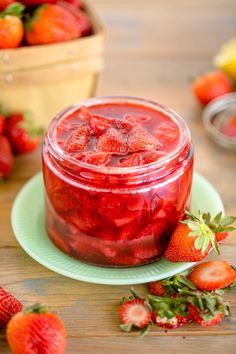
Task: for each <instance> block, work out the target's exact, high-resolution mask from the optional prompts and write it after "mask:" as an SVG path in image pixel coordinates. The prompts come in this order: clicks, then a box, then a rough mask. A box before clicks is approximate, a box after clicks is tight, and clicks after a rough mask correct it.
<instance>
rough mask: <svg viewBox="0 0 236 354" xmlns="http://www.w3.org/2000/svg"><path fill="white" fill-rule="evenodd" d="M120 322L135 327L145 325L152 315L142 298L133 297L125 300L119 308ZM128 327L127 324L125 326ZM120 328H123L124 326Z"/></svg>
mask: <svg viewBox="0 0 236 354" xmlns="http://www.w3.org/2000/svg"><path fill="white" fill-rule="evenodd" d="M119 315H120V317H121V322H122V324H125V325H130V326H131V327H130V330H131V328H132V326H134V327H137V328H144V327H145V326H147V325H148V324H149V323H150V321H151V317H152V312H151V310H150V309H149V307H148V306H147V304H146V303H145V301H144V300H143V299H139V298H135V299H133V300H130V301H126V302H125V303H124V304H123V305H121V307H120V309H119ZM127 328H128V326H127ZM121 329H123V330H125V328H124V326H122V327H121Z"/></svg>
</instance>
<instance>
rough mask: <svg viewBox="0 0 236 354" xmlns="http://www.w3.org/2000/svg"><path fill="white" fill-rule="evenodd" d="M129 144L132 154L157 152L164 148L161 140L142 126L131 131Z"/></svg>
mask: <svg viewBox="0 0 236 354" xmlns="http://www.w3.org/2000/svg"><path fill="white" fill-rule="evenodd" d="M127 144H128V148H129V151H131V152H136V151H146V150H155V149H160V148H161V147H162V145H161V143H160V142H159V140H157V139H156V138H155V137H154V136H152V135H151V134H149V133H148V131H147V130H146V129H144V128H143V127H141V126H135V127H134V128H132V129H131V130H130V132H129V134H128V140H127Z"/></svg>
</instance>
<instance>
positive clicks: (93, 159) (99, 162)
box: [83, 152, 111, 166]
mask: <svg viewBox="0 0 236 354" xmlns="http://www.w3.org/2000/svg"><path fill="white" fill-rule="evenodd" d="M110 160H111V158H110V154H108V153H107V152H89V153H87V154H86V155H85V156H84V158H83V161H84V162H86V163H89V164H90V165H95V166H107V165H108V164H109V162H110Z"/></svg>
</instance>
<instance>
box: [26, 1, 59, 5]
mask: <svg viewBox="0 0 236 354" xmlns="http://www.w3.org/2000/svg"><path fill="white" fill-rule="evenodd" d="M57 1H58V0H21V2H22V3H23V4H25V5H26V6H37V5H42V4H56V3H57Z"/></svg>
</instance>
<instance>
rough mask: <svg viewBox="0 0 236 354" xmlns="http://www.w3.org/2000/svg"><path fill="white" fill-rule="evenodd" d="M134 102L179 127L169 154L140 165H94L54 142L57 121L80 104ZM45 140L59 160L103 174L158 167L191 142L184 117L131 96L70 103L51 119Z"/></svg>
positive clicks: (124, 172)
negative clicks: (81, 159)
mask: <svg viewBox="0 0 236 354" xmlns="http://www.w3.org/2000/svg"><path fill="white" fill-rule="evenodd" d="M115 102H117V103H122V102H123V103H127V102H128V103H134V104H141V105H143V106H144V107H149V108H153V109H154V110H156V111H159V112H162V113H164V114H165V115H167V116H169V117H170V118H171V119H172V120H174V122H175V123H176V124H177V125H178V127H179V128H180V140H179V144H178V145H177V147H176V148H175V149H174V150H173V151H171V152H170V153H169V154H167V155H165V156H163V157H161V158H160V159H158V160H157V161H154V162H151V163H149V164H145V165H141V166H130V167H117V166H102V167H101V166H96V165H91V164H88V163H85V162H83V161H79V160H76V159H75V158H74V157H73V156H69V155H68V154H66V153H65V152H64V151H63V150H62V149H61V148H60V146H59V145H58V144H57V143H56V138H55V134H54V132H55V128H56V126H57V124H58V122H59V121H60V120H61V119H64V117H65V115H69V114H72V113H74V112H75V111H77V110H78V109H79V108H80V107H81V106H85V107H88V108H89V107H90V106H94V105H99V104H106V103H115ZM46 140H47V141H48V144H49V146H50V147H51V148H52V150H53V151H52V153H53V155H54V156H56V157H57V158H58V159H59V160H66V161H68V162H70V164H72V165H74V166H75V167H83V168H87V169H90V170H91V171H94V172H99V173H104V174H111V175H112V174H123V175H124V174H130V173H139V172H143V171H147V169H160V168H163V166H165V165H168V164H169V163H171V161H173V160H175V159H176V158H177V157H178V156H180V155H181V152H183V151H184V150H185V147H186V145H187V144H188V143H189V144H190V143H191V134H190V131H189V128H188V126H187V124H186V122H185V121H184V119H183V118H182V117H181V116H180V115H179V114H178V113H176V112H175V111H174V110H172V109H171V108H168V107H166V106H164V105H161V104H160V103H158V102H155V101H152V100H149V99H145V98H139V97H133V96H100V97H94V98H89V99H86V100H82V101H80V102H78V103H75V104H72V105H70V106H68V107H66V108H65V109H63V110H62V111H60V112H59V113H58V114H57V115H56V116H55V117H54V118H53V119H52V121H51V123H50V124H49V127H48V131H47V137H46Z"/></svg>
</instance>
